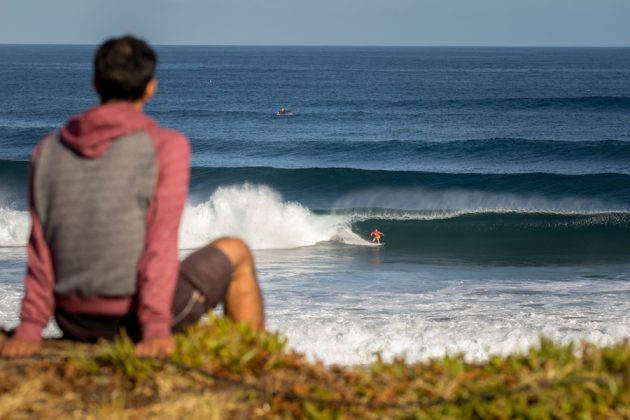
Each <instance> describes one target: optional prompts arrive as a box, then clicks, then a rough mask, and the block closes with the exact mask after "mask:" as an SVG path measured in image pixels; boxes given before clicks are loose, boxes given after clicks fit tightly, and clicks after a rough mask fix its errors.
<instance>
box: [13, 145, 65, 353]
mask: <svg viewBox="0 0 630 420" xmlns="http://www.w3.org/2000/svg"><path fill="white" fill-rule="evenodd" d="M40 148H41V143H40V146H38V147H37V148H35V150H34V152H33V158H32V164H31V169H30V188H29V197H30V198H29V211H30V215H31V236H30V238H29V242H28V248H27V255H28V266H27V271H26V276H25V278H24V289H25V292H24V298H23V299H22V308H21V311H20V325H19V326H18V328H17V330H16V331H15V334H14V335H13V337H12V338H11V339H10V340H8V341H7V342H5V344H4V346H3V347H2V350H1V351H0V355H2V356H6V357H13V356H28V355H30V354H33V353H35V352H36V351H37V350H39V347H40V343H41V339H42V331H43V329H44V328H45V327H46V324H48V320H49V319H50V317H51V316H52V313H53V310H54V305H55V298H54V292H53V290H54V283H55V282H54V270H53V266H52V259H51V257H50V250H49V248H48V244H47V243H46V240H45V239H44V230H43V227H42V224H41V222H40V220H39V216H38V215H37V211H36V210H35V196H34V194H33V183H34V181H35V166H36V165H35V163H36V160H37V157H38V155H39V150H40Z"/></svg>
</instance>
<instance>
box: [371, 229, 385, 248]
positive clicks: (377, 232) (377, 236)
mask: <svg viewBox="0 0 630 420" xmlns="http://www.w3.org/2000/svg"><path fill="white" fill-rule="evenodd" d="M370 236H373V238H372V242H376V243H377V244H380V243H381V236H385V234H384V233H383V232H381V231H380V230H378V229H374V230H373V231H372V233H370Z"/></svg>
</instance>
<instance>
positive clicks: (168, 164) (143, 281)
mask: <svg viewBox="0 0 630 420" xmlns="http://www.w3.org/2000/svg"><path fill="white" fill-rule="evenodd" d="M149 135H150V136H151V138H152V140H153V141H154V144H155V145H156V150H157V161H158V179H157V185H156V189H155V194H154V197H153V200H152V202H151V205H150V207H149V210H148V213H147V232H146V239H145V250H144V253H143V256H142V259H141V261H140V265H139V278H138V319H139V321H140V325H141V328H142V342H140V343H139V344H138V346H137V347H136V353H137V354H139V355H146V356H153V355H164V354H169V353H171V352H172V349H173V347H174V346H173V344H172V338H171V317H172V315H171V305H172V301H173V294H174V292H175V286H176V283H177V277H178V273H179V255H178V252H177V239H178V230H179V223H180V218H181V215H182V211H183V209H184V205H185V203H186V197H187V195H188V181H189V177H190V144H189V143H188V140H187V139H186V138H185V137H183V136H182V135H181V134H179V133H176V132H173V131H168V130H164V129H156V130H150V131H149Z"/></svg>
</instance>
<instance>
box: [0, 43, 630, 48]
mask: <svg viewBox="0 0 630 420" xmlns="http://www.w3.org/2000/svg"><path fill="white" fill-rule="evenodd" d="M100 44H101V43H91V42H0V46H98V45H100ZM149 44H150V45H153V46H156V47H246V48H251V47H261V48H265V47H267V48H630V45H525V44H523V45H490V44H487V45H457V44H424V45H423V44H197V43H189V44H188V43H151V42H149Z"/></svg>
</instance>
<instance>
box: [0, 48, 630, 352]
mask: <svg viewBox="0 0 630 420" xmlns="http://www.w3.org/2000/svg"><path fill="white" fill-rule="evenodd" d="M93 50H94V47H93V46H12V45H0V62H1V63H2V65H1V66H0V322H4V323H6V324H8V325H14V324H15V323H16V322H17V317H18V307H19V298H20V296H21V293H22V286H21V280H22V276H23V273H24V267H25V249H24V244H25V243H26V241H27V237H28V230H29V221H28V216H27V213H26V199H27V197H26V187H27V180H26V178H27V171H28V159H29V156H30V152H31V150H32V148H33V146H34V145H35V144H36V142H37V141H38V140H39V139H40V138H41V137H42V136H43V135H45V134H46V133H47V132H50V131H52V130H55V129H58V128H59V127H60V126H61V125H62V124H63V122H64V121H65V120H66V119H67V118H68V116H70V115H72V114H75V113H78V112H81V111H83V110H85V109H86V108H89V107H91V106H93V105H95V104H96V97H95V95H94V94H93V92H92V91H91V74H90V72H91V70H90V67H91V59H92V54H93ZM157 50H158V54H159V57H160V64H159V70H158V80H159V92H158V95H157V97H156V98H155V99H154V100H153V101H152V102H151V103H150V104H149V105H148V106H147V108H146V111H147V113H149V114H150V115H152V116H153V117H155V118H156V119H158V120H159V121H160V123H161V124H163V125H165V126H168V127H172V128H176V129H178V130H180V131H182V132H184V133H186V134H187V136H188V137H189V138H190V140H191V142H192V148H193V158H192V163H193V169H192V178H191V188H190V191H191V192H190V199H189V203H188V205H187V207H186V210H185V214H184V217H183V221H182V227H181V229H180V248H181V250H182V251H181V252H182V255H184V254H186V253H187V252H189V251H190V249H194V248H196V247H198V246H201V245H202V244H204V243H206V242H207V241H209V240H212V239H214V238H216V237H219V236H222V235H238V236H241V237H243V238H244V239H246V240H247V241H248V242H249V243H250V244H251V246H252V247H253V248H254V250H255V256H256V259H257V266H258V273H259V277H260V281H261V285H262V288H263V292H264V294H265V299H266V304H267V316H268V324H269V327H270V328H272V329H276V330H279V331H282V332H283V333H284V334H285V335H286V336H287V337H288V339H289V344H290V345H291V346H292V347H294V348H296V349H298V350H300V351H304V352H306V353H307V354H308V355H309V356H310V357H313V358H320V359H323V360H325V361H326V362H331V363H332V362H340V363H363V362H366V361H368V360H371V359H372V357H373V354H374V353H375V352H377V351H380V352H382V353H383V355H385V356H386V357H391V356H393V355H401V354H404V355H406V356H407V357H408V358H409V359H413V360H418V359H426V358H429V357H433V356H439V355H442V354H444V353H455V352H463V353H465V354H466V355H467V356H468V357H469V358H470V359H476V360H482V359H485V358H487V357H488V356H489V355H490V354H494V353H500V354H506V353H509V352H514V351H519V350H522V349H524V348H526V347H527V346H529V345H531V344H534V343H535V342H536V341H537V340H538V338H539V337H540V336H541V335H546V336H549V337H551V338H554V339H556V340H559V341H562V342H568V341H578V340H583V339H584V340H589V341H593V342H596V343H600V344H606V343H611V342H615V341H618V340H621V339H622V338H624V337H626V336H630V323H629V320H630V319H629V315H628V314H629V313H630V255H629V254H630V164H629V162H630V49H627V48H626V49H624V48H616V49H615V48H599V49H592V48H591V49H589V48H351V47H344V48H323V47H321V48H320V47H308V48H301V47H183V46H179V47H158V48H157ZM282 106H284V107H287V108H289V109H291V111H293V114H294V115H293V116H284V117H278V116H276V115H275V112H276V111H277V110H278V109H279V108H280V107H282ZM375 227H377V228H379V229H380V230H381V231H383V232H384V233H385V237H384V238H383V239H384V240H385V242H386V245H385V246H382V247H374V246H371V244H370V242H369V232H370V231H371V230H372V229H374V228H375ZM47 331H48V334H52V335H54V334H55V333H56V329H55V327H54V325H52V324H51V326H50V328H49V329H48V330H47Z"/></svg>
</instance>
